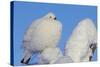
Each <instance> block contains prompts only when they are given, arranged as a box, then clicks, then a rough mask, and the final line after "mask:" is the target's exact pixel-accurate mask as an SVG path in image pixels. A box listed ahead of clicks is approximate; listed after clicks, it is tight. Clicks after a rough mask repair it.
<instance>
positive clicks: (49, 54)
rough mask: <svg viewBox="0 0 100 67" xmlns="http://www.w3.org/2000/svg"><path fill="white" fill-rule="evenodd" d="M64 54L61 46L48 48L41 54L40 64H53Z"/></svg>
mask: <svg viewBox="0 0 100 67" xmlns="http://www.w3.org/2000/svg"><path fill="white" fill-rule="evenodd" d="M62 56H63V55H62V52H61V51H60V49H59V48H46V49H45V50H44V51H43V52H42V53H41V54H40V64H53V63H55V62H56V61H57V59H58V58H60V57H62Z"/></svg>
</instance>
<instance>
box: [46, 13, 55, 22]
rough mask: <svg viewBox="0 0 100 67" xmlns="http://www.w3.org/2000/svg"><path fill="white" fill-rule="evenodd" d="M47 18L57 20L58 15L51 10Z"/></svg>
mask: <svg viewBox="0 0 100 67" xmlns="http://www.w3.org/2000/svg"><path fill="white" fill-rule="evenodd" d="M45 18H48V19H52V20H56V16H55V15H54V14H53V13H52V12H49V13H48V14H47V15H45Z"/></svg>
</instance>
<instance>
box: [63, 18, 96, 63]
mask: <svg viewBox="0 0 100 67" xmlns="http://www.w3.org/2000/svg"><path fill="white" fill-rule="evenodd" d="M96 38H97V31H96V27H95V25H94V23H93V21H92V20H91V19H89V18H87V19H84V20H82V21H81V22H79V24H78V25H77V26H76V28H75V29H74V31H73V32H72V35H71V37H70V38H69V40H68V41H67V43H66V48H65V55H68V56H70V57H71V59H72V60H73V62H81V61H89V57H90V56H92V49H91V48H90V46H91V44H94V45H92V46H96V43H97V42H96V41H97V40H96Z"/></svg>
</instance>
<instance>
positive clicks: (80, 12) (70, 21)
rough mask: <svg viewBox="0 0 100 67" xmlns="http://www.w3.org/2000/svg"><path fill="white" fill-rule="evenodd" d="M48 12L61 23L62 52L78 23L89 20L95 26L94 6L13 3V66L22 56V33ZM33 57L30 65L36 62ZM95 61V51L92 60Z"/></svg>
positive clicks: (59, 45)
mask: <svg viewBox="0 0 100 67" xmlns="http://www.w3.org/2000/svg"><path fill="white" fill-rule="evenodd" d="M48 12H53V13H54V14H55V15H56V17H57V19H58V20H59V21H60V22H61V23H62V25H63V30H62V35H61V39H60V42H59V44H58V47H59V48H60V49H61V50H62V52H64V46H65V43H66V41H67V40H68V38H69V37H70V35H71V32H72V31H73V29H74V28H75V26H76V25H77V24H78V22H79V21H81V20H83V19H85V18H91V19H92V20H93V21H94V24H95V25H96V26H97V8H96V7H95V6H82V5H68V4H49V3H34V2H21V1H20V2H19V1H16V2H14V14H13V15H14V16H13V17H14V23H13V25H14V30H13V32H14V44H13V45H14V47H13V48H11V49H14V53H13V54H14V65H22V64H21V63H20V61H21V59H22V56H23V48H22V41H23V36H24V32H25V31H26V29H27V27H28V26H29V25H30V24H31V23H32V21H34V20H36V19H38V18H40V17H42V16H44V15H45V14H47V13H48ZM34 56H35V55H33V57H32V59H31V60H30V63H35V62H38V57H36V58H34ZM92 60H97V51H96V52H95V54H94V56H93V59H92Z"/></svg>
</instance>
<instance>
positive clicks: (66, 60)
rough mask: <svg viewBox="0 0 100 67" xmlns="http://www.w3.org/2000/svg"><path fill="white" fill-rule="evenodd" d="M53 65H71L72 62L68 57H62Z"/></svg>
mask: <svg viewBox="0 0 100 67" xmlns="http://www.w3.org/2000/svg"><path fill="white" fill-rule="evenodd" d="M55 63H56V64H58V63H59V64H61V63H73V60H72V59H71V57H69V56H62V57H60V58H58V59H57V61H56V62H55Z"/></svg>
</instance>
